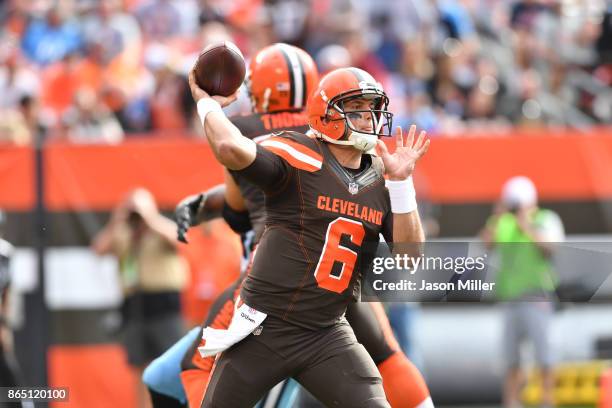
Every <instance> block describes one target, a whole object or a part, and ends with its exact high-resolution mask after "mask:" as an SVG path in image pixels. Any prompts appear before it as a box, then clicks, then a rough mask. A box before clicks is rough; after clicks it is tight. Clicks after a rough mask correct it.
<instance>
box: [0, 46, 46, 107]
mask: <svg viewBox="0 0 612 408" xmlns="http://www.w3.org/2000/svg"><path fill="white" fill-rule="evenodd" d="M39 87H40V79H39V77H38V75H37V72H36V71H35V70H34V69H32V67H30V65H29V64H27V63H26V61H25V60H24V58H23V56H22V55H21V52H20V50H19V48H18V47H17V46H16V45H15V44H13V43H12V41H10V40H8V39H6V40H4V41H0V95H2V98H0V109H2V108H16V107H17V105H18V102H19V100H20V99H21V98H22V97H23V96H24V95H36V94H38V92H39Z"/></svg>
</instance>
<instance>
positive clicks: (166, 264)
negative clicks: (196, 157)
mask: <svg viewBox="0 0 612 408" xmlns="http://www.w3.org/2000/svg"><path fill="white" fill-rule="evenodd" d="M175 233H176V226H175V225H174V223H173V222H172V221H170V220H169V219H167V218H166V217H164V216H163V215H161V214H160V213H159V211H158V209H157V205H156V204H155V200H154V198H153V196H152V195H151V193H150V192H148V191H147V190H145V189H142V188H139V189H136V190H134V191H132V192H130V193H129V194H128V196H127V197H126V198H125V199H124V200H123V201H122V202H121V203H120V204H119V205H118V206H117V207H116V208H115V210H114V212H113V214H112V216H111V219H110V221H109V223H108V224H107V225H106V226H105V227H104V229H103V230H102V231H100V232H99V233H98V235H97V236H96V237H95V238H94V241H93V249H94V251H95V252H96V253H98V254H100V255H102V254H112V255H114V256H116V257H117V259H118V261H119V270H120V274H121V283H122V286H123V293H124V296H125V300H124V303H123V306H122V316H123V341H124V345H125V348H126V351H127V356H128V362H129V364H130V366H132V367H133V370H134V371H135V375H137V376H138V378H139V379H140V378H141V377H142V371H143V370H144V367H146V365H147V364H148V363H149V362H150V361H151V360H153V359H154V358H155V357H157V356H158V355H160V354H161V353H163V352H164V351H165V350H166V349H167V348H168V347H170V346H171V345H172V344H174V343H175V342H176V341H177V340H178V339H179V338H181V337H182V335H183V334H184V333H183V332H184V329H183V321H182V319H181V315H180V292H181V290H182V289H183V288H184V286H185V284H186V283H187V276H188V275H187V273H188V271H187V263H186V261H185V260H184V259H183V258H182V257H181V256H180V255H179V254H178V251H177V248H176V240H175ZM137 395H138V397H139V406H140V407H144V406H146V405H145V402H146V401H147V400H148V395H147V391H146V388H145V387H144V386H143V385H142V383H139V384H138V393H137Z"/></svg>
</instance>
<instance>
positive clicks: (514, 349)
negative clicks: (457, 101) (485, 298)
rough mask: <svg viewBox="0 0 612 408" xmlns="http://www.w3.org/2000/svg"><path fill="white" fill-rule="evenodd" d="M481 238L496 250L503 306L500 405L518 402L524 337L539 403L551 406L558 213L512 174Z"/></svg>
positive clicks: (528, 182) (498, 288)
mask: <svg viewBox="0 0 612 408" xmlns="http://www.w3.org/2000/svg"><path fill="white" fill-rule="evenodd" d="M481 237H482V239H483V241H484V242H485V243H486V244H488V245H489V246H492V247H494V248H495V250H496V251H497V252H498V253H499V255H500V258H499V270H498V272H497V276H496V286H495V289H496V295H497V298H498V299H499V300H501V301H503V302H505V304H504V325H503V326H504V333H503V339H504V347H503V350H504V352H505V354H506V355H505V359H506V363H507V367H506V369H507V371H506V376H505V381H504V388H503V394H504V406H505V407H508V408H510V407H516V406H520V400H519V396H520V391H521V387H522V384H523V383H524V378H525V377H524V376H523V373H522V371H521V364H520V362H521V361H520V360H521V359H520V346H521V343H522V342H523V340H524V339H525V338H526V339H527V340H529V341H530V342H531V343H532V344H533V346H534V348H535V358H536V364H537V367H538V369H540V371H541V374H542V375H541V378H542V390H543V392H542V404H543V406H546V407H552V406H553V393H552V392H553V387H554V381H553V373H552V363H553V361H552V357H553V356H552V350H551V348H550V342H549V332H550V323H551V319H552V314H553V304H552V302H551V300H552V299H553V297H554V295H555V294H554V292H555V288H556V285H557V277H556V274H555V273H554V269H553V263H552V255H553V252H554V247H553V244H552V243H554V242H561V241H563V239H564V231H563V223H562V222H561V219H560V218H559V216H558V215H557V214H556V213H554V212H552V211H550V210H545V209H541V208H539V207H538V204H537V191H536V188H535V186H534V184H533V182H531V180H529V179H528V178H527V177H514V178H512V179H510V180H509V181H508V182H506V184H505V185H504V187H503V190H502V196H501V201H500V203H499V204H498V207H497V211H496V214H494V215H492V216H491V217H490V218H489V220H488V221H487V224H486V226H485V228H484V230H483V231H482V233H481Z"/></svg>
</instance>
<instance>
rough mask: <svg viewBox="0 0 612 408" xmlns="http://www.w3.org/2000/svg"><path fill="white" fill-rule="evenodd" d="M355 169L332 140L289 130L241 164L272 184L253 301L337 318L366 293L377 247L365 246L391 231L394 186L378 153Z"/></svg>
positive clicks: (316, 319) (315, 324) (321, 323)
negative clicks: (363, 279) (362, 288)
mask: <svg viewBox="0 0 612 408" xmlns="http://www.w3.org/2000/svg"><path fill="white" fill-rule="evenodd" d="M362 160H364V161H365V164H366V166H365V168H364V169H363V170H362V171H361V172H359V173H358V174H355V175H353V174H352V173H351V172H349V171H348V170H346V169H345V168H344V167H342V166H341V165H340V163H338V161H337V160H336V158H335V157H334V156H333V154H332V153H331V152H330V150H329V149H328V147H327V145H326V144H325V143H323V142H320V141H319V140H316V139H314V138H310V137H308V136H306V135H304V134H301V133H296V132H284V133H282V134H279V135H275V136H272V137H270V138H267V139H266V140H264V141H262V142H261V143H259V144H258V146H257V155H256V159H255V161H254V162H253V163H252V164H251V165H249V166H248V167H247V168H245V169H243V170H240V171H238V173H239V174H240V175H241V176H243V177H244V178H245V179H246V180H248V181H249V182H251V183H253V184H255V185H257V186H259V187H260V188H261V189H263V190H264V192H265V193H266V194H265V204H266V212H267V217H266V227H265V231H264V233H263V236H262V237H261V239H260V241H259V245H258V247H257V253H256V255H255V258H254V260H253V265H252V269H251V271H250V273H249V275H248V276H247V277H246V279H245V281H244V283H243V287H242V290H241V298H242V300H243V301H244V302H245V303H247V304H248V305H249V306H252V307H253V308H255V309H258V310H260V311H262V312H265V313H268V314H269V315H272V316H276V317H278V318H281V319H283V320H285V321H288V322H290V323H292V324H295V325H298V326H301V327H305V328H309V329H315V328H322V327H328V326H330V325H332V324H334V323H335V322H336V321H337V320H338V319H339V318H340V317H341V316H342V315H343V314H344V312H345V310H346V306H347V304H348V303H349V302H350V301H353V300H355V298H356V296H357V294H358V293H359V284H358V281H359V277H360V274H361V271H362V269H363V267H364V266H365V265H368V264H369V263H370V262H371V258H372V254H371V253H366V251H363V250H362V248H363V246H364V245H365V244H366V243H377V242H378V241H379V234H380V233H383V235H384V236H385V238H386V239H387V241H388V242H390V238H391V235H392V234H391V230H392V213H391V206H390V200H389V193H388V190H387V189H386V188H385V183H384V178H383V176H382V173H381V171H380V169H379V168H377V166H373V165H372V164H371V163H372V162H371V160H372V159H371V156H370V155H365V154H364V155H363V157H362Z"/></svg>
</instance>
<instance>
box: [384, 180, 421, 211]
mask: <svg viewBox="0 0 612 408" xmlns="http://www.w3.org/2000/svg"><path fill="white" fill-rule="evenodd" d="M385 185H386V186H387V189H389V197H390V198H391V211H392V212H393V213H395V214H405V213H409V212H412V211H414V210H416V209H417V201H416V191H415V190H414V184H412V176H410V177H408V178H407V179H406V180H398V181H394V180H385Z"/></svg>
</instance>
